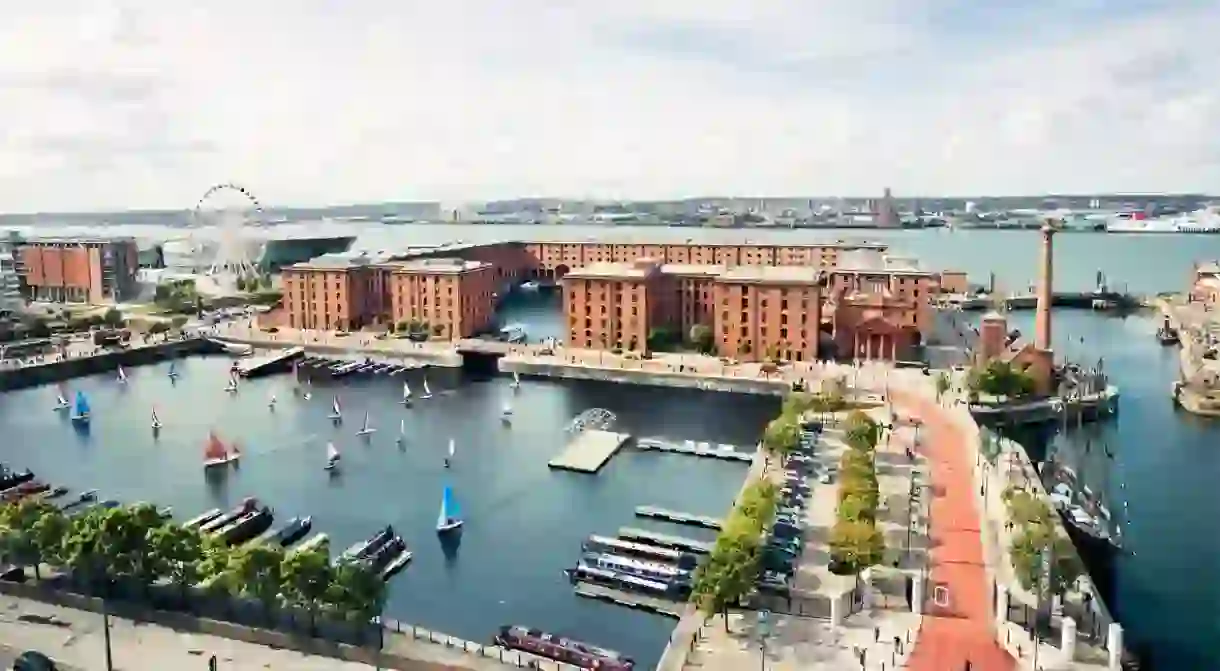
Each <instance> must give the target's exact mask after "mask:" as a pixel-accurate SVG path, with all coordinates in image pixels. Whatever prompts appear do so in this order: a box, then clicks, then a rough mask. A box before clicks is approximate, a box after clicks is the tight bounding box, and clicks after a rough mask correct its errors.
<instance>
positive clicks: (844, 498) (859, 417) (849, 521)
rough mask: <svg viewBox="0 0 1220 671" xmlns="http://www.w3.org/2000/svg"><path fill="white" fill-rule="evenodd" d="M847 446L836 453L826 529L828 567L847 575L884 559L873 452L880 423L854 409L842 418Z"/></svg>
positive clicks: (878, 492) (883, 538) (883, 540)
mask: <svg viewBox="0 0 1220 671" xmlns="http://www.w3.org/2000/svg"><path fill="white" fill-rule="evenodd" d="M843 430H844V435H845V442H846V443H847V449H846V450H844V451H843V455H842V456H841V457H839V505H838V508H837V509H836V510H835V524H834V527H833V528H832V529H831V532H830V568H831V571H833V572H835V573H839V574H845V575H851V574H855V573H859V572H860V571H862V570H864V569H865V568H868V567H869V566H872V565H874V564H878V563H881V562H882V561H884V560H885V537H884V536H883V535H882V534H881V531H880V530H879V529H878V528H877V508H878V507H879V506H880V505H881V490H880V487H879V485H878V482H877V467H876V463H875V461H874V453H875V451H876V449H877V444H878V443H879V442H880V440H881V432H882V430H883V429H882V426H881V424H880V423H878V422H877V421H875V420H873V419H872V418H871V417H869V416H868V415H867V414H865V413H863V412H861V411H859V410H856V411H853V412H851V413H849V414H848V415H847V417H846V418H845V419H844V420H843Z"/></svg>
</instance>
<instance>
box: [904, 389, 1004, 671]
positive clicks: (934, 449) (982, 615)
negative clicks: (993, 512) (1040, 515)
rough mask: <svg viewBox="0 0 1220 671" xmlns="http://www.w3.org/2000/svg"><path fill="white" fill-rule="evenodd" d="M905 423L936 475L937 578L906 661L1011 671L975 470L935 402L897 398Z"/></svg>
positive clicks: (930, 670)
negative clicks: (998, 634)
mask: <svg viewBox="0 0 1220 671" xmlns="http://www.w3.org/2000/svg"><path fill="white" fill-rule="evenodd" d="M891 394H892V397H893V401H894V403H895V405H896V406H897V407H898V412H899V415H900V416H910V417H915V418H918V419H919V421H920V422H922V424H923V429H922V430H923V436H925V438H924V439H922V440H921V441H920V443H921V445H920V450H921V454H922V455H923V456H924V457H925V458H926V459H927V461H928V465H929V467H930V469H931V481H932V485H933V494H932V499H931V516H930V521H931V529H930V535H931V539H932V547H933V549H932V570H931V576H930V580H929V585H928V592H929V593H928V597H929V598H928V600H927V603H928V609H927V613H926V616H925V618H924V622H923V628H922V630H921V631H920V634H919V638H918V640H917V641H916V643H915V649H914V651H913V652H912V654H911V657H910V660H909V661H908V668H910V669H914V670H915V671H956V670H957V669H965V668H966V664H967V662H969V664H970V669H971V671H1009V670H1010V669H1015V668H1016V666H1017V665H1016V660H1014V659H1013V658H1012V656H1011V655H1009V654H1008V653H1007V652H1006V651H1004V650H1003V649H1002V648H1001V647H1000V645H999V644H998V643H997V641H996V639H995V634H994V632H993V630H992V613H991V608H992V607H991V594H990V591H991V588H990V586H989V583H988V580H987V573H986V567H985V564H984V561H983V545H982V539H981V538H980V535H979V527H980V522H979V514H978V511H977V510H976V509H975V505H974V503H975V496H974V480H973V476H972V471H971V468H972V462H971V461H970V457H969V456H968V455H969V452H968V450H967V448H966V444H965V436H964V435H963V431H962V429H961V428H959V427H958V426H956V425H954V424H953V423H952V421H950V420H949V418H948V417H947V415H946V412H945V411H944V409H943V408H940V407H939V406H938V405H937V404H936V403H935V401H933V400H931V399H929V398H927V397H926V396H922V395H919V394H915V393H911V392H909V391H905V390H892V391H891Z"/></svg>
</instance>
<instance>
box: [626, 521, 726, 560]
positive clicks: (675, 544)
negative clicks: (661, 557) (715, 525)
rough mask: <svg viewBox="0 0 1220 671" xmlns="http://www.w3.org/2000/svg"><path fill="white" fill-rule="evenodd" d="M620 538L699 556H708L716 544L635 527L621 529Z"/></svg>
mask: <svg viewBox="0 0 1220 671" xmlns="http://www.w3.org/2000/svg"><path fill="white" fill-rule="evenodd" d="M618 537H619V538H622V539H623V540H625V541H631V542H633V543H646V544H648V545H656V546H657V547H662V548H669V549H671V550H682V551H684V552H694V553H697V554H708V553H710V552H711V551H712V546H713V545H715V543H709V542H707V541H697V540H695V539H693V538H685V537H683V536H671V535H669V534H663V533H658V532H656V531H649V530H648V529H637V528H635V527H619V530H618Z"/></svg>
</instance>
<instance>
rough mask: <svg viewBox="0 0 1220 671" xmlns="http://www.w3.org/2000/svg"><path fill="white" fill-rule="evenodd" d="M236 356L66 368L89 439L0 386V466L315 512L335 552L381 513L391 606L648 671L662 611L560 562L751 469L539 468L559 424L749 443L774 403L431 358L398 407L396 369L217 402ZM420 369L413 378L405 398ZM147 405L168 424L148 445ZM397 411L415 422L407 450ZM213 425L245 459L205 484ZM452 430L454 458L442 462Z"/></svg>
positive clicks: (459, 628) (397, 614)
mask: <svg viewBox="0 0 1220 671" xmlns="http://www.w3.org/2000/svg"><path fill="white" fill-rule="evenodd" d="M229 364H230V360H228V359H224V358H193V359H190V360H188V361H186V362H183V363H180V364H179V366H178V370H179V371H180V372H181V374H182V375H181V377H180V378H179V380H178V382H177V383H176V384H173V383H171V381H170V379H169V377H168V376H167V375H166V371H167V368H166V366H165V365H157V366H145V367H141V368H137V369H134V370H132V371H130V382H129V384H128V385H127V386H126V387H120V386H119V385H118V384H117V383H116V382H115V380H114V379H113V376H111V375H104V376H94V377H89V378H83V379H79V380H75V381H73V382H72V385H71V391H72V392H75V390H77V389H80V390H82V391H84V392H85V393H86V394H87V395H88V397H89V399H90V402H91V405H92V414H93V417H94V421H93V422H92V426H91V427H90V430H89V432H88V433H87V434H82V433H80V432H78V431H76V430H74V428H73V426H72V425H71V424H70V423H69V421H68V419H67V417H66V416H64V413H56V412H53V411H52V410H51V408H52V405H53V403H54V389H53V388H48V387H44V388H36V389H28V390H24V391H18V392H11V393H8V394H5V395H4V396H3V397H0V426H3V427H4V428H5V432H6V434H7V435H6V437H5V438H6V439H5V440H4V441H0V461H3V462H5V463H8V464H11V465H13V466H16V467H29V468H31V469H32V470H34V471H35V472H36V473H37V474H38V475H39V477H41V478H44V479H46V480H48V481H50V482H55V483H59V484H64V485H67V486H70V487H72V488H73V489H75V490H83V489H88V488H97V489H99V490H100V492H101V494H102V496H103V497H108V498H114V499H118V500H121V501H140V500H148V501H154V502H156V503H158V504H160V505H170V506H173V507H174V510H175V512H176V513H177V515H176V516H177V517H178V518H179V519H188V518H190V517H193V516H194V515H196V514H197V513H199V512H201V511H203V510H206V509H208V508H212V507H222V508H225V507H231V506H232V505H235V504H236V503H237V502H239V501H240V500H241V498H242V497H245V496H256V497H258V498H259V499H261V500H262V501H264V502H265V503H267V504H269V505H271V506H272V508H273V509H274V510H275V511H276V513H277V519H278V520H281V521H282V520H286V519H288V518H289V517H292V516H294V515H312V516H313V518H314V529H315V530H316V531H321V532H325V533H327V534H329V535H330V537H331V539H332V551H334V552H336V553H337V552H339V551H342V550H343V549H344V548H345V547H347V546H348V545H350V544H351V543H353V542H355V541H357V540H360V539H362V538H365V537H368V536H369V535H371V534H372V533H374V532H375V531H376V530H377V529H378V528H380V527H382V526H384V525H386V524H393V525H394V527H395V529H396V530H398V532H399V533H400V534H401V535H402V536H403V538H404V539H405V540H406V541H407V543H408V544H409V545H410V546H411V547H412V549H413V550H414V552H415V559H414V561H413V562H412V564H411V565H410V566H409V567H408V568H407V570H406V571H404V572H403V573H401V574H399V575H398V577H396V578H394V580H393V582H392V584H391V590H390V598H389V603H388V606H387V613H386V614H387V615H388V616H390V617H393V618H395V619H398V620H401V621H403V622H410V623H412V624H417V625H420V626H424V627H428V628H431V629H434V630H437V631H443V632H446V633H450V634H453V635H456V636H460V637H462V638H466V639H470V640H475V641H483V642H486V641H487V640H488V639H489V638H490V636H491V635H492V634H493V632H494V630H495V629H496V628H497V627H498V626H500V625H502V624H510V623H520V624H526V625H529V626H535V627H541V628H544V629H549V630H552V631H555V632H559V633H564V634H567V635H571V636H575V637H578V638H581V639H584V640H588V641H591V642H596V643H598V644H601V645H605V646H608V647H611V648H615V649H619V650H621V651H623V652H625V653H627V654H630V655H633V656H634V657H636V659H637V660H638V661H639V662H641V663H642V664H643V665H644V666H643V667H641V668H650V667H651V666H652V665H654V664H655V662H656V660H657V659H658V658H659V655H660V653H661V651H662V650H663V648H664V644H665V642H666V641H667V639H668V635H669V632H670V631H671V629H672V627H673V621H672V620H668V619H666V618H663V617H657V616H651V615H647V614H643V613H640V612H636V611H631V610H628V609H624V608H621V607H618V606H613V605H609V604H603V603H600V602H593V601H589V600H586V599H582V598H580V597H577V596H575V595H574V594H572V588H571V586H570V585H569V584H568V583H567V582H566V580H565V579H564V576H563V575H562V574H561V571H562V570H563V569H564V568H567V567H570V566H572V565H573V564H574V563H575V561H576V559H577V557H578V555H579V551H580V543H581V541H582V540H583V539H584V538H585V537H587V536H588V535H589V534H594V533H596V534H605V535H614V533H615V532H616V530H617V529H618V528H619V527H621V526H639V527H646V528H656V529H658V530H663V531H665V532H667V533H674V534H679V535H686V536H690V537H697V538H701V539H707V538H709V536H710V535H711V534H710V533H709V532H706V531H702V530H697V529H691V528H685V527H682V528H675V527H672V526H670V525H666V524H664V523H652V522H649V521H646V520H642V519H639V518H636V517H634V515H633V509H634V507H635V506H638V505H657V506H663V507H668V508H672V509H676V510H682V511H686V512H691V513H696V514H703V515H715V516H721V515H723V514H724V513H725V512H726V511H727V509H728V507H729V505H730V504H731V501H732V499H733V497H734V496H735V495H736V493H737V490H738V489H739V488H740V486H741V483H742V480H743V479H744V477H745V471H746V465H745V464H742V463H740V462H722V461H715V460H708V459H700V458H695V457H686V456H680V455H661V454H653V453H642V452H635V451H631V450H623V451H622V452H620V453H619V455H618V456H616V457H614V458H613V459H612V460H611V461H610V463H609V464H608V465H607V466H606V468H605V469H604V470H603V471H602V472H601V473H600V474H598V475H596V476H589V475H582V474H574V473H564V472H559V471H551V470H550V469H548V467H547V461H548V460H549V459H550V458H552V457H553V456H554V455H556V454H557V453H558V452H559V451H560V450H561V449H562V448H563V447H564V445H565V444H566V438H567V436H566V434H565V428H566V427H567V425H568V423H569V422H570V421H571V420H572V418H573V417H574V416H575V415H577V414H578V413H580V412H582V411H584V410H587V409H590V408H605V409H608V410H610V411H611V412H613V413H614V414H615V415H616V416H617V418H618V419H617V424H616V425H615V426H616V428H618V429H620V430H623V431H628V432H630V433H632V434H634V435H636V436H658V437H666V438H672V439H676V440H685V439H691V440H698V441H703V440H707V441H713V442H720V443H729V444H734V445H742V446H746V445H753V443H754V442H755V441H756V440H757V437H758V435H759V433H760V432H761V428H762V427H763V425H764V424H765V423H766V421H767V420H768V419H769V418H770V417H771V416H772V415H773V414H774V413H775V412H777V411H778V407H777V406H778V401H777V400H776V399H768V398H760V397H740V396H734V395H721V394H711V393H701V392H697V391H686V390H674V389H660V388H649V387H634V386H633V387H624V386H615V385H609V384H600V383H585V382H581V383H574V382H567V381H564V382H558V381H556V382H550V381H537V380H523V381H522V388H521V389H520V390H518V391H517V392H516V393H514V392H513V391H512V390H510V389H509V388H508V384H507V381H505V380H504V379H503V378H498V379H494V380H477V379H469V378H465V377H463V376H462V375H461V374H460V373H459V372H457V371H437V370H431V371H428V373H427V375H428V381H429V384H430V385H431V387H432V390H433V392H434V393H435V394H436V396H435V397H434V398H432V399H430V400H418V401H416V403H415V407H414V408H412V409H409V410H404V409H403V407H402V406H401V405H399V404H398V403H397V400H398V399H399V398H400V397H401V391H400V390H401V383H402V380H401V377H397V376H396V377H387V376H373V377H368V378H356V377H352V378H347V379H345V380H343V381H340V382H329V383H325V384H323V383H317V384H315V385H314V386H313V392H314V393H313V399H312V400H311V401H304V400H302V399H299V398H295V397H294V396H293V394H292V384H291V381H290V378H289V376H287V375H283V376H277V377H269V378H264V379H258V380H254V381H250V382H249V383H248V384H246V385H244V386H243V387H242V389H241V391H240V393H238V394H237V395H235V396H229V395H228V394H227V393H225V392H224V391H223V387H224V384H225V380H226V379H227V375H228V373H227V369H228V366H229ZM423 376H424V372H422V371H415V372H413V373H412V374H411V378H410V379H411V385H412V387H413V388H414V389H416V390H417V391H416V393H417V394H418V390H419V389H420V387H421V385H422V382H423V379H424V378H423ZM273 393H274V394H276V395H277V397H278V401H279V402H278V404H277V406H276V409H275V411H274V412H272V411H270V410H269V408H268V399H269V397H270V395H271V394H273ZM334 394H338V395H339V397H340V399H341V401H342V404H343V407H344V408H345V411H344V412H345V422H344V423H343V424H342V425H341V426H339V427H335V426H334V425H333V424H332V423H331V421H330V420H328V419H327V418H326V416H327V414H329V412H330V404H331V399H332V396H333V395H334ZM506 402H511V403H512V405H513V408H514V413H515V414H514V418H513V422H512V425H511V426H509V427H505V426H503V425H502V423H501V422H500V413H501V410H502V408H503V406H504V404H505V403H506ZM154 405H156V407H157V413H158V415H159V416H160V419H161V421H162V422H163V423H164V425H165V428H164V429H162V430H161V432H160V435H159V438H156V439H154V437H153V435H152V432H151V430H150V428H149V416H150V413H151V410H152V408H153V406H154ZM366 411H367V412H368V413H369V414H370V417H371V418H372V424H373V425H374V426H376V427H378V428H379V432H378V433H377V434H375V435H374V436H373V437H372V439H371V440H369V441H368V442H367V443H365V442H364V441H363V440H362V439H359V438H357V437H356V436H355V435H354V434H355V432H356V431H357V430H358V429H359V427H360V426H361V423H362V420H363V417H364V413H365V412H366ZM400 420H401V421H404V422H405V425H406V432H407V435H408V441H407V444H406V446H405V447H403V448H401V449H400V448H399V447H397V446H396V445H395V438H396V437H397V435H398V433H399V427H400ZM211 430H216V431H218V432H219V434H220V435H221V436H222V437H223V438H224V439H226V440H236V441H238V442H239V443H240V444H241V446H242V448H243V450H244V456H243V458H242V460H241V466H240V469H239V470H234V471H232V472H230V473H228V476H227V477H225V478H221V479H218V480H214V479H211V478H205V476H204V473H203V469H202V466H201V461H202V452H203V446H204V441H205V439H206V438H207V434H208V432H209V431H211ZM450 438H453V439H454V441H455V443H456V447H457V450H456V458H455V460H454V463H453V466H452V468H449V469H445V468H444V466H443V460H444V456H445V454H446V452H447V443H448V441H449V439H450ZM327 442H334V444H335V445H336V446H337V447H338V449H339V450H340V451H341V452H342V454H343V473H342V475H341V476H340V477H338V478H336V479H333V480H332V479H330V478H328V477H327V474H326V473H325V472H324V471H323V470H322V465H323V462H324V460H325V454H326V451H325V450H326V448H325V446H326V444H327ZM743 449H744V448H743ZM676 483H681V484H680V485H676ZM445 484H451V485H452V486H453V487H454V490H455V494H456V497H457V499H458V501H459V505H460V506H461V508H462V511H463V515H464V517H465V518H466V520H467V521H466V525H465V528H464V532H463V534H462V539H461V545H460V547H459V548H458V550H457V552H456V553H455V554H454V555H453V556H446V553H445V552H442V549H441V547H440V544H439V543H438V541H437V537H436V533H435V531H434V529H435V522H436V516H437V511H438V509H439V505H440V499H441V491H442V488H443V486H444V485H445ZM666 527H668V528H666Z"/></svg>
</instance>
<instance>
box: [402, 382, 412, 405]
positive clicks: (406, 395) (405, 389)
mask: <svg viewBox="0 0 1220 671" xmlns="http://www.w3.org/2000/svg"><path fill="white" fill-rule="evenodd" d="M402 404H403V405H411V385H409V384H407V381H406V380H403V381H402Z"/></svg>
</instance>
